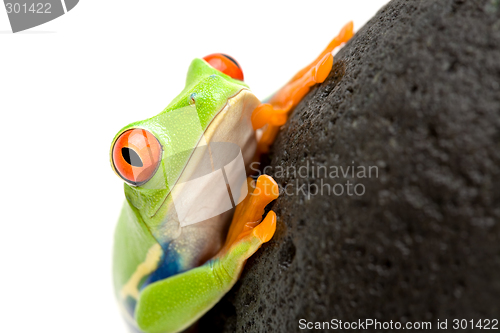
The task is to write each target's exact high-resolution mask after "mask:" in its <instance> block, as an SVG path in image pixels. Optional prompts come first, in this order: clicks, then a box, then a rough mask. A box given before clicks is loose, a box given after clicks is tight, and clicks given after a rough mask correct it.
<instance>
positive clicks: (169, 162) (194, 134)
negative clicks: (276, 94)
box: [110, 55, 252, 234]
mask: <svg viewBox="0 0 500 333" xmlns="http://www.w3.org/2000/svg"><path fill="white" fill-rule="evenodd" d="M228 59H230V58H228ZM238 68H239V67H238ZM218 69H221V70H222V71H221V70H218ZM239 72H240V73H241V70H239ZM226 73H227V74H226ZM240 73H238V70H235V68H234V66H232V65H231V63H224V59H222V60H221V57H220V56H219V55H215V56H214V55H212V56H209V57H206V58H204V59H194V60H193V62H192V63H191V66H190V67H189V71H188V75H187V80H186V85H185V88H184V90H183V91H182V92H181V93H180V94H179V95H178V96H177V97H176V98H175V99H174V100H173V101H172V102H171V103H170V104H169V105H168V106H167V107H166V108H165V109H164V110H163V111H162V112H161V113H159V114H158V115H156V116H154V117H152V118H149V119H146V120H142V121H138V122H134V123H132V124H130V125H128V126H125V127H124V128H122V129H121V130H120V131H119V132H118V134H117V135H116V136H115V138H114V139H113V142H112V145H111V152H110V155H111V156H110V158H111V165H112V168H113V170H114V171H115V173H116V174H117V175H118V176H119V177H120V178H122V179H123V180H124V181H125V196H126V198H127V200H128V202H129V203H130V205H131V206H133V207H134V208H135V209H136V210H137V211H138V212H139V213H140V215H141V217H142V219H143V220H144V221H145V223H146V224H147V225H148V227H149V228H150V229H152V232H153V234H154V233H155V231H154V230H159V229H160V228H161V225H162V223H165V220H166V218H165V217H166V216H167V215H168V213H169V208H168V206H169V204H170V203H169V193H170V192H171V188H172V187H173V185H175V183H176V181H177V180H178V179H179V177H180V176H181V174H182V173H183V172H184V170H185V169H186V165H187V164H188V162H189V161H190V158H191V153H192V151H193V148H195V147H196V146H197V145H198V144H200V142H201V141H202V140H205V139H206V137H207V135H206V132H207V129H208V128H209V127H210V131H211V132H214V131H215V129H212V127H214V124H213V123H217V124H222V123H223V122H222V123H221V122H215V121H214V118H215V117H216V116H217V115H218V114H219V113H220V112H221V110H222V109H226V108H228V107H233V104H236V103H231V102H230V100H231V99H232V98H233V97H235V96H237V95H240V92H242V91H243V90H246V91H248V89H246V88H248V86H247V85H246V84H245V83H244V82H243V81H241V80H240V79H243V75H242V73H241V75H240ZM228 74H229V75H228ZM233 100H234V98H233ZM238 104H241V103H238ZM244 104H245V105H246V104H249V107H252V105H251V104H252V103H248V102H245V103H244ZM230 113H231V112H229V113H228V114H230ZM226 123H227V122H226ZM233 124H234V122H233ZM216 126H217V125H216ZM218 126H221V125H218ZM231 126H234V125H231ZM219 130H220V128H219V129H217V131H219ZM231 130H232V128H225V129H223V131H224V132H231ZM208 140H209V139H207V141H208ZM170 201H171V200H170ZM161 229H162V230H164V229H165V228H164V226H163V228H161ZM162 232H164V231H162Z"/></svg>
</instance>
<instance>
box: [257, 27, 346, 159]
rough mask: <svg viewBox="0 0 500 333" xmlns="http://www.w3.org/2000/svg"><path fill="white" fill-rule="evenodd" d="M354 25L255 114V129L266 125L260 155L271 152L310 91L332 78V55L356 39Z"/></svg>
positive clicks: (260, 142)
mask: <svg viewBox="0 0 500 333" xmlns="http://www.w3.org/2000/svg"><path fill="white" fill-rule="evenodd" d="M353 28H354V26H353V23H352V22H349V23H348V24H346V25H345V26H344V27H343V28H342V30H341V31H340V33H339V34H338V35H337V37H335V38H334V39H333V40H332V41H331V42H330V44H329V45H328V46H327V47H326V49H325V50H323V52H322V53H321V54H320V55H319V56H318V57H317V58H316V59H315V60H314V61H313V62H312V63H311V64H309V66H306V67H304V68H303V69H302V70H300V71H299V72H298V73H297V74H295V76H294V77H293V78H292V79H291V80H290V81H289V82H288V83H287V84H286V85H285V86H284V87H283V88H281V89H280V90H279V91H278V92H277V93H276V94H274V95H273V96H272V97H271V99H270V100H269V102H268V103H262V104H260V105H259V106H258V107H257V108H255V110H254V111H253V113H252V125H253V128H254V129H258V128H261V127H263V126H265V125H267V127H266V128H265V129H264V131H263V134H262V136H261V138H260V141H259V143H258V150H259V152H262V153H263V152H267V151H268V150H269V146H270V145H271V144H272V143H273V141H274V139H275V138H276V135H277V134H278V130H279V127H280V126H282V125H284V124H285V123H286V121H287V119H288V115H289V113H290V111H291V110H292V109H293V108H294V107H295V106H296V105H297V104H298V103H299V102H300V101H301V100H302V98H304V96H305V95H306V94H307V93H308V92H309V90H310V88H311V87H312V86H314V85H315V84H317V83H322V82H323V81H325V80H326V78H327V77H328V74H329V73H330V71H331V69H332V66H333V55H332V51H333V50H334V49H335V48H336V47H337V46H340V45H341V44H342V43H346V42H347V41H349V39H351V37H352V36H353V34H354V32H353Z"/></svg>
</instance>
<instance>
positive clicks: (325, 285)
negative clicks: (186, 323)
mask: <svg viewBox="0 0 500 333" xmlns="http://www.w3.org/2000/svg"><path fill="white" fill-rule="evenodd" d="M268 158H269V161H268V163H269V165H270V166H271V167H272V169H268V173H269V174H271V175H274V176H275V178H276V180H277V182H278V183H279V184H280V185H281V186H283V187H284V186H286V185H287V184H288V185H289V187H288V191H289V192H292V191H295V190H296V188H297V183H296V182H297V181H298V185H299V187H300V186H302V185H303V184H306V185H305V186H304V187H302V190H300V191H299V194H298V195H297V194H295V193H294V194H293V195H286V194H283V195H281V196H280V198H279V199H278V200H277V201H276V202H275V203H274V204H273V207H272V208H273V209H274V210H275V211H276V213H277V215H278V217H279V221H278V229H277V232H276V235H275V236H274V238H273V239H272V240H271V241H270V242H269V243H268V244H265V245H264V246H263V247H262V248H261V250H260V251H259V252H258V253H257V254H256V255H254V256H253V257H251V258H250V260H248V263H247V265H246V268H245V270H244V272H243V274H242V277H241V279H240V281H239V282H238V283H237V284H236V286H235V287H234V288H233V289H232V290H231V291H230V292H229V293H228V295H226V296H225V297H224V298H223V299H222V301H221V302H220V303H219V304H218V305H217V306H216V307H215V308H214V309H212V310H211V311H210V312H209V313H208V314H207V315H206V316H205V317H204V318H202V320H201V322H200V324H199V328H200V331H202V332H204V331H211V332H212V331H215V330H218V331H223V332H295V331H298V330H299V329H298V328H299V319H301V318H305V319H307V320H308V321H329V320H331V319H333V318H338V319H341V320H343V321H357V320H358V319H365V318H371V319H378V320H380V321H390V320H393V321H400V322H407V321H430V322H431V323H432V324H433V329H434V330H435V329H436V326H435V325H436V322H437V320H438V319H440V320H441V321H443V320H444V319H448V325H449V326H448V327H450V326H451V325H452V324H451V322H450V321H451V320H453V319H455V318H458V319H469V320H470V319H487V318H488V319H492V318H499V317H500V0H440V1H438V0H393V1H392V2H390V3H389V4H388V5H387V6H386V7H384V8H382V9H381V10H380V11H379V12H378V13H377V15H376V16H375V17H374V18H373V19H372V20H371V21H370V22H369V23H368V24H367V25H366V26H365V27H363V28H362V29H361V30H360V31H359V32H358V33H357V35H356V36H355V37H354V39H353V40H351V41H350V42H349V43H348V44H347V45H346V46H345V47H344V49H343V50H342V51H341V52H340V53H339V54H338V55H337V56H336V63H335V67H334V70H333V71H332V73H331V74H330V76H329V78H328V79H327V80H326V82H325V83H323V84H322V85H320V86H318V87H316V88H314V89H313V90H312V91H311V92H310V93H309V95H308V96H307V97H306V99H305V100H304V101H303V102H301V104H300V105H299V106H298V107H297V108H296V110H295V112H294V114H293V115H292V117H291V119H290V120H289V122H288V123H287V124H286V125H285V126H284V127H283V129H282V131H281V133H280V134H279V137H278V139H277V141H276V142H275V144H274V146H273V148H272V152H271V154H270V156H269V157H268ZM307 163H309V165H310V167H309V175H308V176H306V175H305V173H306V171H304V170H303V171H302V176H300V175H296V176H294V175H293V174H289V175H288V176H286V175H281V174H279V173H277V171H278V167H279V166H281V167H284V168H286V167H291V166H296V167H300V166H306V165H307ZM312 165H314V166H315V167H317V166H320V165H321V166H327V167H328V168H330V167H331V166H337V167H339V168H340V166H342V167H344V170H345V168H346V167H347V166H355V167H356V168H357V169H356V170H359V167H361V166H365V167H367V168H368V167H369V166H376V167H377V168H378V177H375V176H374V175H373V172H372V177H371V178H363V177H361V176H362V174H361V175H360V177H358V175H357V174H355V176H354V177H352V174H351V175H347V176H346V177H344V176H342V175H340V176H339V177H338V178H335V177H324V176H323V174H321V176H322V177H319V178H318V177H315V178H314V177H313V176H314V175H313V172H312V171H311V170H312V167H311V166H312ZM315 170H316V169H315ZM372 170H375V169H372ZM315 172H316V171H314V173H315ZM316 176H317V174H316ZM347 181H349V182H350V183H351V184H362V185H363V186H364V190H365V193H364V194H363V195H361V196H358V195H351V196H350V195H348V194H346V193H344V194H343V195H339V196H337V195H335V194H331V195H328V194H323V195H319V194H318V195H314V194H315V191H316V188H315V186H314V185H312V184H317V185H320V186H321V185H322V184H330V185H335V184H341V185H338V186H337V188H336V190H337V193H339V191H340V186H344V189H345V190H347V187H346V182H347ZM321 182H323V183H321ZM290 184H291V185H290ZM305 187H307V188H309V190H305V191H303V189H304V188H305ZM357 189H358V193H359V192H360V191H361V189H362V187H359V186H358V188H357ZM350 190H351V193H352V192H353V190H354V189H353V187H352V186H350ZM469 325H470V324H469ZM499 325H500V324H499ZM497 327H498V326H497ZM469 328H470V326H469Z"/></svg>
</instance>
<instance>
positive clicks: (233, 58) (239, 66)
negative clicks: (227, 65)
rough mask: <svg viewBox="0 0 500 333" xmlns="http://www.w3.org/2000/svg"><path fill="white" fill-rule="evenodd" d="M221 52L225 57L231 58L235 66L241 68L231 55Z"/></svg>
mask: <svg viewBox="0 0 500 333" xmlns="http://www.w3.org/2000/svg"><path fill="white" fill-rule="evenodd" d="M221 54H222V55H223V56H224V57H226V58H228V59H229V60H231V61H232V62H233V63H234V64H235V65H236V67H238V68H239V69H241V68H240V65H238V63H237V62H236V60H234V58H232V57H230V56H228V55H227V54H223V53H221Z"/></svg>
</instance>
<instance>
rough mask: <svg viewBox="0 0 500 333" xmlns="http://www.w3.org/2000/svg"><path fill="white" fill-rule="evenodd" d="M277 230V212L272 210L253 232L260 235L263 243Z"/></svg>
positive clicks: (257, 235)
mask: <svg viewBox="0 0 500 333" xmlns="http://www.w3.org/2000/svg"><path fill="white" fill-rule="evenodd" d="M275 231H276V213H275V212H273V211H272V210H271V211H270V212H269V213H268V214H267V216H266V218H265V219H264V221H262V222H261V223H260V224H259V225H258V226H256V227H255V228H254V229H253V234H254V235H255V236H256V237H258V238H259V239H260V240H261V241H262V243H265V242H268V241H269V240H270V239H271V238H272V237H273V235H274V232H275Z"/></svg>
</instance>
